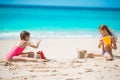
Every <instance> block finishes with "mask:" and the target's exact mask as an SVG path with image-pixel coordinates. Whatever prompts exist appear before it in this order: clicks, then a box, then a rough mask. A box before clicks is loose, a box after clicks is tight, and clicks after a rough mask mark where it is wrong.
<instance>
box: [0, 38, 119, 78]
mask: <svg viewBox="0 0 120 80" xmlns="http://www.w3.org/2000/svg"><path fill="white" fill-rule="evenodd" d="M17 41H18V40H0V80H119V79H120V39H118V42H117V45H118V49H117V50H116V51H113V54H114V55H115V57H114V60H113V61H105V60H104V58H103V57H94V58H89V59H88V60H87V62H84V59H79V60H78V59H77V57H76V56H77V51H76V49H77V48H78V49H79V50H87V51H88V52H101V49H98V48H97V44H98V38H46V39H42V42H41V44H40V46H39V48H38V49H32V48H29V47H28V48H27V50H34V51H35V52H36V51H39V50H42V51H43V52H44V53H45V55H46V57H47V58H48V59H52V60H51V61H49V62H42V63H37V62H5V61H4V60H5V56H6V54H7V53H8V52H9V51H10V50H11V48H12V47H13V46H14V45H15V44H16V42H17ZM35 41H37V40H36V39H34V40H33V42H35Z"/></svg>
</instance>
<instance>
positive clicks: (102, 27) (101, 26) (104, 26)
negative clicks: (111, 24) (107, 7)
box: [98, 24, 113, 36]
mask: <svg viewBox="0 0 120 80" xmlns="http://www.w3.org/2000/svg"><path fill="white" fill-rule="evenodd" d="M98 29H99V30H106V31H107V32H108V33H109V35H111V36H113V33H112V32H111V31H110V29H109V28H108V27H107V26H106V25H104V24H102V25H100V26H99V28H98Z"/></svg>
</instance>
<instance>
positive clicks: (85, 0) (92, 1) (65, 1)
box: [0, 0, 120, 8]
mask: <svg viewBox="0 0 120 80" xmlns="http://www.w3.org/2000/svg"><path fill="white" fill-rule="evenodd" d="M0 5H33V6H34V5H35V6H72V7H100V8H120V0H0Z"/></svg>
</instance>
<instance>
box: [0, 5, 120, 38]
mask: <svg viewBox="0 0 120 80" xmlns="http://www.w3.org/2000/svg"><path fill="white" fill-rule="evenodd" d="M101 24H106V25H107V26H109V27H110V29H111V30H112V31H113V32H114V33H115V34H116V35H118V36H119V35H120V9H97V8H65V7H62V8H60V7H58V8H57V7H55V8H54V7H20V6H19V7H13V6H12V7H10V6H8V7H5V6H0V39H8V38H12V39H13V38H18V36H19V33H20V32H21V31H22V30H27V31H29V32H30V33H31V36H32V37H34V38H36V37H37V38H38V37H43V38H45V37H96V36H99V32H98V27H99V25H101Z"/></svg>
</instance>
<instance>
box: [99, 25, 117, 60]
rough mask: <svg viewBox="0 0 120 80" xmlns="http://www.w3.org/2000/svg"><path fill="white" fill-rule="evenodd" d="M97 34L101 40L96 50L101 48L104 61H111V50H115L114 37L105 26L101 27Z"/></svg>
mask: <svg viewBox="0 0 120 80" xmlns="http://www.w3.org/2000/svg"><path fill="white" fill-rule="evenodd" d="M99 32H100V33H101V39H100V43H99V45H98V48H101V47H102V55H103V56H104V57H105V59H106V60H113V53H112V49H117V45H116V38H115V36H114V35H113V34H112V32H111V31H110V30H109V28H108V27H107V26H106V25H101V26H100V27H99Z"/></svg>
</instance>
